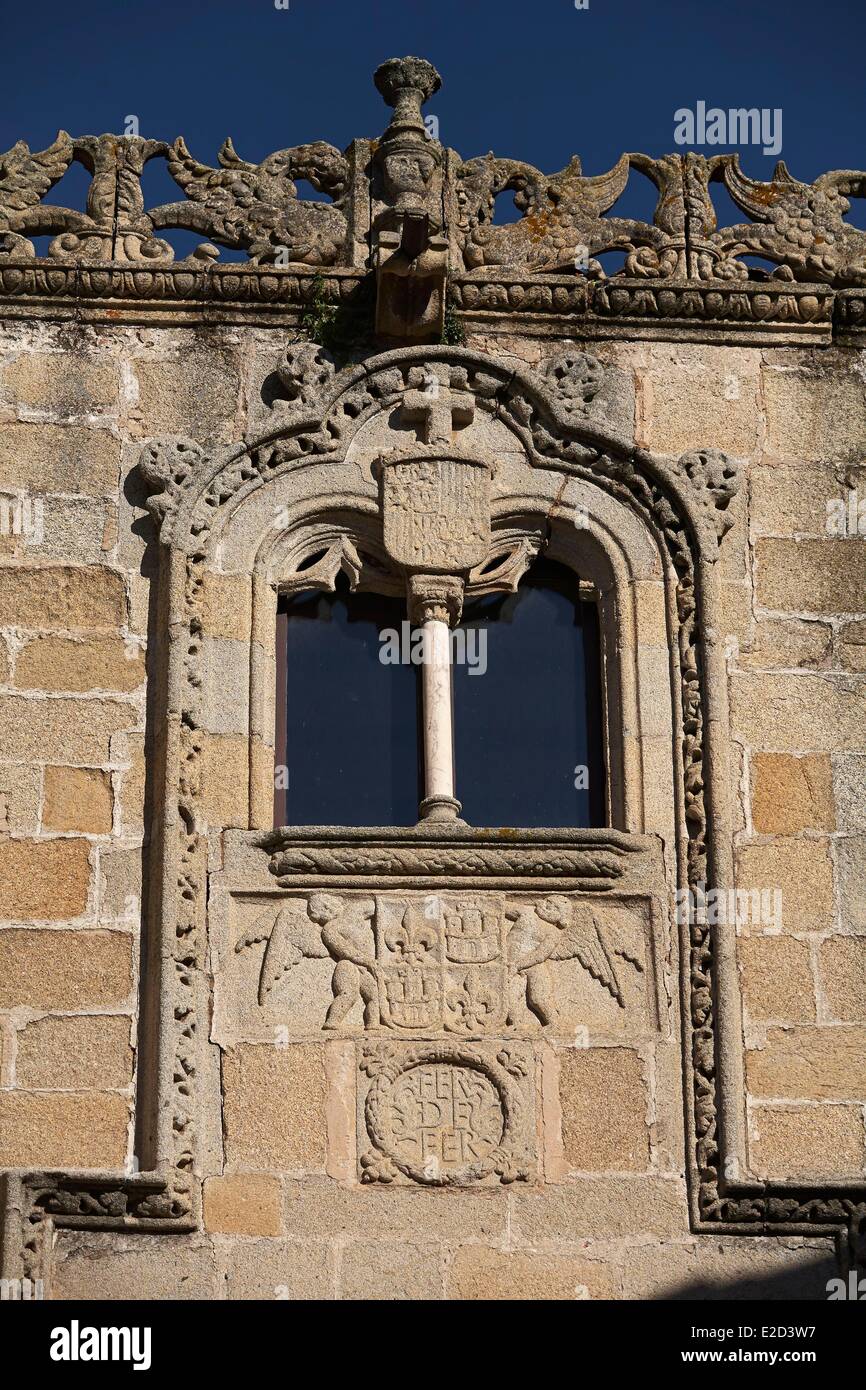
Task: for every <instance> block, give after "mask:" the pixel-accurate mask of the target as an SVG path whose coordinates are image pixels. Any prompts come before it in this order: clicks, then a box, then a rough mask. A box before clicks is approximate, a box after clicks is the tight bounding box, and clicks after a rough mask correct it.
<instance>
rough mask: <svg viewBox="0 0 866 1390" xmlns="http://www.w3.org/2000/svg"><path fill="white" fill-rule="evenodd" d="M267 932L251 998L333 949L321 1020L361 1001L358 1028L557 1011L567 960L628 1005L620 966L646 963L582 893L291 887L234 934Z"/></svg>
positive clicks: (547, 1017)
mask: <svg viewBox="0 0 866 1390" xmlns="http://www.w3.org/2000/svg"><path fill="white" fill-rule="evenodd" d="M262 942H265V950H264V954H263V957H262V963H261V968H260V972H259V985H258V1002H259V1004H260V1005H261V1006H262V1007H264V1006H266V1005H267V1004H269V1003H271V1002H274V1000H273V999H272V996H274V995H275V992H276V991H279V989H280V988H281V987H282V986H283V982H284V981H285V980H286V977H287V976H289V975H290V973H291V972H292V971H293V970H294V969H295V968H296V967H297V966H299V965H300V964H301V962H302V961H304V960H330V961H332V962H333V967H334V968H333V972H332V974H331V994H332V999H331V1002H330V1004H329V1006H328V1008H327V1012H326V1014H325V1018H324V1025H323V1026H324V1027H325V1028H328V1029H336V1028H340V1027H341V1026H346V1025H347V1021H348V1019H349V1015H350V1014H351V1013H352V1011H353V1010H354V1009H355V1007H356V1005H359V1006H360V1012H361V1013H362V1016H363V1026H364V1029H365V1030H368V1031H371V1030H378V1029H380V1028H391V1029H398V1030H404V1031H408V1030H410V1029H411V1030H414V1031H421V1032H424V1031H428V1030H434V1031H439V1030H443V1029H444V1030H445V1031H446V1032H450V1033H462V1034H464V1035H465V1034H477V1033H481V1032H485V1031H491V1030H495V1029H501V1028H506V1029H512V1028H514V1029H521V1028H522V1027H524V1026H525V1023H526V1022H527V1021H528V1020H527V1019H526V1013H527V1011H528V1014H529V1015H530V1016H531V1017H533V1018H534V1019H535V1020H536V1021H537V1023H538V1024H540V1025H541V1026H542V1027H543V1028H549V1029H554V1028H556V1027H557V1025H558V1024H560V1023H561V1018H560V1009H559V1006H558V1000H557V978H556V967H557V965H559V964H563V963H565V962H568V961H575V962H577V964H578V965H579V966H580V967H581V968H582V969H583V970H584V971H585V972H586V973H587V974H588V975H589V977H590V978H591V979H592V980H594V981H596V983H597V984H598V986H599V987H600V988H601V989H602V990H604V991H605V992H606V993H607V994H608V995H609V996H610V997H611V998H612V999H614V1000H615V1001H616V1003H617V1005H618V1006H619V1007H620V1008H625V1006H626V993H625V981H624V978H623V975H624V972H625V971H626V970H628V969H629V968H631V969H633V970H635V971H637V972H642V971H643V968H644V967H643V962H642V959H641V958H640V956H639V954H638V953H637V952H636V950H635V949H634V947H633V944H632V943H631V941H626V940H625V938H624V936H623V934H622V933H621V931H619V930H618V929H617V928H615V927H613V926H611V925H608V924H606V923H602V922H601V921H600V920H599V918H598V917H597V916H596V914H595V913H594V912H593V911H592V910H591V908H590V907H589V905H588V904H587V903H586V902H585V901H575V900H574V899H572V898H569V897H568V896H566V895H565V894H552V895H550V896H549V897H546V898H543V899H541V900H540V901H538V900H537V901H532V902H529V901H516V902H513V903H510V902H507V901H505V900H504V899H501V898H497V897H496V896H494V895H486V894H485V895H480V894H479V895H476V896H471V897H462V896H455V897H453V898H452V897H448V898H446V897H445V896H444V895H442V896H430V897H427V898H420V899H408V898H391V897H380V898H377V899H373V898H365V897H358V898H348V897H346V898H343V897H338V896H336V895H333V894H330V893H312V894H310V895H309V897H295V898H290V899H288V901H286V902H284V903H283V905H282V906H281V907H279V909H278V910H277V912H276V915H274V908H273V906H271V907H269V908H267V909H266V910H265V911H264V912H263V913H262V914H261V915H260V917H259V918H258V919H257V920H256V921H255V923H254V924H253V926H252V927H251V928H250V929H249V930H248V931H247V932H246V933H245V934H244V935H243V936H242V937H241V938H240V940H239V941H238V942H237V944H236V946H235V951H236V952H238V953H241V952H246V951H250V950H252V949H253V948H255V947H256V946H259V945H261V943H262Z"/></svg>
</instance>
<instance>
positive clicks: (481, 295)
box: [0, 259, 866, 346]
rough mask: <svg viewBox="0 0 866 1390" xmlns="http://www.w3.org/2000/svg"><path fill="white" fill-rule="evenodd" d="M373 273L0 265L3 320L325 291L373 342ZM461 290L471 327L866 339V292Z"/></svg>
mask: <svg viewBox="0 0 866 1390" xmlns="http://www.w3.org/2000/svg"><path fill="white" fill-rule="evenodd" d="M366 279H367V273H366V272H364V271H361V270H352V269H339V268H330V269H328V270H327V271H325V272H319V271H315V270H313V269H311V268H307V267H294V268H285V269H283V268H280V267H274V266H268V267H262V266H252V265H226V266H224V267H223V266H212V267H208V268H201V269H193V268H190V267H187V266H183V265H180V264H179V265H170V266H161V267H144V266H140V267H137V268H133V267H131V266H130V265H124V264H102V265H99V266H81V265H61V264H58V263H57V262H56V261H51V260H47V259H39V260H32V259H31V260H26V261H17V262H13V261H7V262H6V263H0V318H9V319H18V318H49V319H67V320H70V319H71V320H76V321H79V322H89V323H141V322H147V323H162V324H165V325H168V326H175V325H184V324H191V325H195V324H220V323H226V324H250V325H252V326H265V327H267V326H272V327H281V328H298V327H300V326H302V321H303V318H304V315H305V313H306V312H307V311H308V310H309V307H310V302H311V300H312V298H313V296H314V294H316V293H317V292H318V293H320V295H321V296H322V298H323V299H324V301H325V302H326V303H327V304H329V305H333V306H343V307H344V308H345V310H346V312H347V315H348V316H350V317H356V318H357V324H358V331H359V335H360V336H362V337H363V336H364V335H365V334H367V335H368V334H369V332H370V331H371V327H372V325H371V323H370V321H369V319H368V318H365V317H364V315H363V312H362V311H360V310H359V311H354V310H353V308H352V299H353V297H354V296H357V294H358V292H359V289H360V287H361V286H362V285H363V284H364V283H365V281H366ZM450 289H451V304H452V308H453V312H454V314H455V316H456V318H457V320H458V322H459V323H460V324H461V326H462V327H463V328H464V331H466V332H471V331H484V332H493V333H503V334H515V333H519V334H523V335H526V336H529V337H553V338H562V337H567V338H582V339H606V338H609V339H617V338H621V339H635V338H643V339H657V340H671V339H681V340H689V341H704V342H714V343H725V342H736V343H744V344H762V343H767V344H772V345H774V346H777V345H778V346H784V345H785V344H792V345H797V344H801V345H802V344H806V343H816V344H828V343H830V342H850V343H852V344H856V345H858V346H859V345H861V344H862V343H863V342H864V341H866V289H863V290H858V289H848V290H834V289H832V288H830V287H828V286H827V285H819V284H815V285H806V284H803V285H801V284H794V283H791V282H783V281H775V282H773V281H735V282H730V281H719V282H712V281H710V282H707V281H703V282H701V281H682V282H679V281H671V280H634V279H625V278H622V279H611V280H599V281H587V280H586V279H585V278H583V277H578V278H575V277H574V276H566V275H515V274H494V273H491V274H489V275H485V274H479V273H478V272H475V273H473V274H469V275H463V276H459V277H457V278H455V279H454V280H452V282H451V287H450Z"/></svg>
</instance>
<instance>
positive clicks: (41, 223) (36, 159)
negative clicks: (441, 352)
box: [0, 57, 866, 341]
mask: <svg viewBox="0 0 866 1390" xmlns="http://www.w3.org/2000/svg"><path fill="white" fill-rule="evenodd" d="M375 80H376V85H377V87H378V89H379V91H380V93H381V94H382V96H383V98H384V100H385V101H386V103H387V104H388V105H390V106H391V107H392V108H393V113H392V118H391V121H390V124H389V125H388V126H387V128H386V130H385V132H384V134H383V135H382V136H381V137H380V138H379V139H378V140H371V139H367V138H362V139H356V140H354V141H352V143H351V144H349V145H348V146H347V148H346V149H345V151H343V152H341V151H340V150H338V149H337V148H336V147H335V146H333V145H330V144H328V143H326V142H324V141H314V142H312V143H310V144H306V145H295V146H288V147H285V148H281V149H278V150H277V151H275V152H274V153H273V154H270V155H268V156H267V157H266V158H265V159H263V160H261V161H260V162H259V163H258V164H253V163H251V162H249V161H248V160H245V159H243V158H241V157H240V156H239V154H238V153H237V152H236V150H235V148H234V146H233V144H232V142H231V140H230V139H227V140H226V141H225V142H224V144H223V146H222V148H221V149H220V151H219V154H218V157H217V165H216V166H211V165H209V164H207V163H202V162H200V161H199V160H198V159H197V158H196V157H195V156H194V155H193V154H192V153H191V152H190V150H189V149H188V148H187V146H186V144H185V142H184V140H183V138H182V137H180V136H179V137H178V138H177V139H176V140H174V141H173V142H171V143H168V142H166V141H164V140H154V139H146V138H145V137H143V136H137V135H136V136H132V135H124V136H114V135H99V136H94V135H83V136H79V137H72V136H70V135H68V134H67V133H66V132H65V131H61V132H60V133H59V134H58V136H57V139H56V140H55V141H54V143H53V144H52V145H50V146H49V147H48V148H47V149H45V150H41V151H35V152H34V151H31V150H30V148H29V146H28V145H27V144H26V143H25V142H24V141H18V143H17V144H16V145H14V146H13V147H12V149H10V150H8V151H7V152H6V153H5V154H4V155H2V156H0V307H3V306H6V307H7V309H12V307H13V306H16V311H17V312H27V301H29V300H36V301H42V300H45V299H50V300H52V301H58V308H61V307H62V305H63V304H64V302H66V301H69V302H71V303H76V302H79V301H80V302H82V303H84V304H87V305H88V310H87V312H88V313H92V314H94V315H95V316H96V317H99V314H100V312H101V307H102V306H103V305H104V306H106V307H107V306H109V305H111V304H113V303H114V302H115V301H120V304H119V305H118V306H117V308H116V309H115V310H114V315H115V318H116V315H117V313H118V312H120V313H121V314H123V313H125V312H127V311H128V312H132V305H133V304H134V305H137V306H138V308H139V310H141V309H144V310H146V312H148V313H155V314H157V315H159V314H161V313H165V312H166V311H167V312H168V315H169V320H170V321H181V322H182V321H185V320H188V319H190V318H191V319H192V320H193V321H194V320H195V319H196V317H197V315H198V314H199V311H200V309H201V308H202V307H203V306H204V305H205V304H206V303H207V302H208V301H213V300H215V301H217V302H218V303H220V304H222V305H223V306H224V310H225V312H226V313H227V314H232V315H234V316H240V317H241V318H243V317H245V316H248V317H251V318H252V320H253V321H255V320H256V319H258V318H262V317H263V318H264V319H265V320H266V321H270V320H271V319H272V318H273V316H274V315H275V314H276V315H277V316H279V315H282V316H283V317H286V316H288V317H289V318H290V319H292V320H294V321H297V318H298V315H299V313H300V312H302V311H303V309H304V307H305V305H306V304H307V302H308V301H309V299H310V298H311V297H312V296H313V295H314V294H315V293H321V294H323V295H324V297H325V299H326V300H328V301H330V302H331V303H333V304H335V305H339V304H341V303H344V304H346V305H348V306H351V304H352V302H353V298H354V297H355V295H356V291H357V290H358V287H359V285H360V283H361V282H362V281H363V280H364V278H365V277H366V276H368V275H370V274H371V273H374V274H375V275H376V277H377V282H378V289H379V295H378V305H377V311H376V319H377V330H378V332H379V333H380V335H382V337H383V338H384V339H389V338H390V339H401V338H402V339H403V340H404V341H405V340H409V339H411V338H413V337H414V338H420V339H422V340H427V341H436V340H437V338H438V336H439V335H440V334H441V332H442V327H443V322H444V313H445V300H446V279H447V293H448V295H450V298H451V302H452V305H453V307H454V310H455V312H457V313H460V314H463V315H466V316H468V317H469V318H471V319H472V320H475V319H477V318H480V319H481V320H482V321H486V320H488V319H490V320H492V321H494V322H496V321H501V322H504V323H505V324H508V323H509V321H511V320H513V319H514V318H515V316H516V317H517V318H523V317H524V316H526V317H525V323H524V327H528V326H529V325H532V328H533V331H535V332H546V331H553V332H556V331H561V322H562V320H567V321H570V322H571V323H572V325H575V326H576V325H577V324H580V325H581V326H582V327H583V329H584V331H587V332H589V333H591V334H593V335H595V336H610V335H612V334H617V333H622V334H625V333H628V334H629V335H630V336H634V335H635V334H636V333H637V334H641V335H646V336H663V337H664V336H677V335H682V334H684V333H685V334H687V333H689V332H696V333H699V334H700V335H701V336H705V337H709V338H710V339H711V340H718V338H719V336H720V335H724V334H727V335H729V336H730V335H731V334H736V335H738V336H743V335H745V336H746V338H747V339H748V340H752V341H773V340H774V338H775V339H778V338H780V337H781V339H782V340H787V339H791V338H793V339H814V338H815V337H818V338H819V339H823V340H828V339H829V337H830V335H831V333H832V332H833V331H834V324H835V329H836V331H837V332H839V333H844V334H846V335H850V334H852V333H855V334H856V332H857V331H859V330H860V329H861V328H862V326H863V324H864V322H866V318H864V313H866V311H864V302H863V294H862V291H863V289H864V288H866V233H864V232H862V231H861V230H859V229H858V228H857V227H854V226H853V225H851V223H849V222H846V221H845V214H846V213H847V212H848V211H849V208H850V200H851V199H852V198H862V197H864V196H866V174H864V173H862V172H860V171H856V170H834V171H831V172H829V173H826V174H823V175H821V177H820V178H818V179H816V180H815V182H814V183H813V184H808V183H804V182H802V181H800V180H798V179H796V178H795V177H793V176H792V175H791V174H790V173H789V171H788V169H787V168H786V166H785V164H784V163H782V162H780V163H779V164H778V165H777V168H776V171H775V173H774V176H773V178H772V180H771V181H769V182H761V181H757V180H753V179H751V178H749V176H748V175H747V174H746V173H745V172H744V171H743V170H742V169H741V167H740V163H739V156H738V155H714V156H710V157H706V156H704V155H701V154H697V153H693V152H690V153H686V154H681V153H677V154H666V155H662V156H660V157H658V158H653V157H651V156H649V155H646V154H639V153H628V154H623V155H622V156H621V157H620V159H619V160H618V161H617V163H616V164H615V165H614V167H613V168H612V169H610V170H609V171H608V172H606V173H602V174H592V175H588V174H585V173H584V172H583V168H582V164H581V161H580V159H579V158H578V156H577V155H574V156H573V157H572V159H571V160H570V161H569V163H568V165H567V166H566V167H565V168H564V169H562V170H560V171H558V172H556V173H553V174H545V173H543V172H542V171H541V170H540V169H538V168H536V167H534V166H533V165H531V164H526V163H523V162H521V161H518V160H513V159H509V158H506V157H502V156H497V155H494V154H492V153H491V154H488V155H484V156H479V157H476V158H471V159H463V158H462V157H461V155H459V154H458V153H457V152H456V151H455V150H451V149H447V148H446V147H444V146H442V145H441V144H440V143H439V141H438V140H436V139H433V138H432V137H431V136H430V135H429V134H428V132H427V130H426V129H425V125H424V117H423V112H422V107H423V105H424V103H425V102H427V101H428V100H429V99H430V97H431V96H433V95H434V94H435V93H436V92H437V91H438V89H439V86H440V77H439V74H438V73H437V72H436V70H435V68H433V67H432V66H431V65H430V64H429V63H427V62H426V61H425V60H423V59H420V58H411V57H409V58H402V59H396V58H395V59H390V60H389V61H388V62H386V63H383V64H382V66H381V67H380V68H379V69H378V70H377V73H376V79H375ZM152 160H162V161H164V162H165V164H166V167H167V169H168V172H169V174H170V175H171V177H172V178H173V179H174V181H175V183H176V184H177V185H178V189H179V191H180V193H181V194H182V197H180V198H179V199H178V200H176V201H174V202H170V203H163V204H160V205H159V206H156V207H151V208H147V207H145V203H144V197H143V194H142V189H141V176H142V173H143V170H144V168H145V165H146V164H147V163H148V162H150V161H152ZM73 163H78V164H80V165H82V166H83V167H84V168H85V169H86V170H87V172H88V173H89V174H90V175H91V183H90V187H89V190H88V194H87V200H86V209H85V210H84V211H78V210H76V209H73V208H69V207H66V206H64V205H63V203H62V202H60V203H55V202H52V201H51V200H50V194H51V190H52V189H53V188H54V186H55V185H56V184H58V183H59V181H60V180H61V179H62V178H63V175H64V174H65V173H66V171H67V170H68V169H69V167H70V165H72V164H73ZM635 176H637V177H639V178H646V179H648V180H649V181H650V183H652V184H653V185H654V187H655V189H656V190H657V193H658V200H657V204H656V208H655V211H654V214H653V218H652V221H651V222H645V221H642V220H640V219H634V218H622V217H618V216H616V215H615V211H614V210H615V207H616V204H617V202H618V200H619V198H620V197H621V196H622V194H623V193H624V192H625V190H626V188H627V186H628V184H629V182H630V180H632V179H633V178H634V177H635ZM299 179H303V180H306V181H308V182H309V183H310V184H312V186H313V188H314V189H315V190H316V191H317V192H318V193H321V194H322V195H323V197H322V198H321V199H304V198H301V197H299V196H298V189H297V180H299ZM714 183H717V184H721V185H722V186H723V187H724V189H725V190H726V191H727V193H728V194H729V195H730V198H731V199H732V201H733V203H734V204H736V206H737V207H738V208H739V209H741V210H742V211H743V212H744V213H745V214H746V215H747V217H748V218H749V219H750V220H749V221H746V222H735V223H733V224H732V225H730V226H724V227H718V226H717V219H716V213H715V211H714V207H713V202H712V199H711V197H710V187H711V185H712V184H714ZM507 193H510V194H512V195H513V198H514V201H515V204H516V206H517V208H518V210H519V211H520V213H521V216H520V218H519V219H518V220H517V221H516V222H514V223H511V224H508V225H504V226H499V225H496V224H495V223H494V221H493V217H494V206H495V202H496V199H497V198H498V197H499V196H500V195H501V194H507ZM171 230H181V231H185V232H197V233H199V234H200V235H201V236H202V237H203V238H205V240H203V241H202V242H201V243H200V244H199V245H198V246H197V247H196V248H195V250H194V251H192V252H191V253H190V254H189V255H187V256H186V257H185V258H183V259H182V260H180V261H176V260H175V253H174V251H173V249H172V247H171V245H170V243H169V241H168V240H167V239H166V236H165V235H164V234H165V233H166V232H170V231H171ZM45 235H50V236H51V237H52V241H51V243H50V246H49V248H48V254H47V256H45V257H40V256H37V255H36V250H35V245H34V241H33V238H34V237H39V236H45ZM221 247H225V248H229V249H231V250H233V251H240V252H245V253H246V255H247V258H248V259H247V260H246V262H241V263H232V264H231V265H227V264H225V265H224V264H220V263H219V255H220V250H219V248H221ZM608 253H620V254H621V255H622V257H623V258H624V260H623V264H622V267H621V268H619V269H615V270H612V269H611V268H610V267H608V268H605V266H604V264H603V262H602V260H601V259H600V258H601V257H604V256H606V255H607V254H608ZM746 257H759V258H763V259H764V260H765V261H766V262H767V265H768V268H767V269H764V270H759V269H756V268H755V267H754V266H749V265H748V264H747V263H746ZM316 274H324V280H323V283H322V285H321V286H320V289H319V291H317V289H316V285H315V283H314V277H315V275H316ZM124 305H127V306H128V309H125V308H124V307H123V306H124ZM545 324H546V325H547V326H546V327H545Z"/></svg>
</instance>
